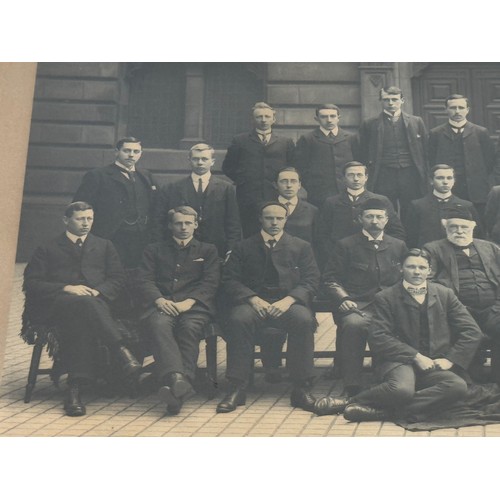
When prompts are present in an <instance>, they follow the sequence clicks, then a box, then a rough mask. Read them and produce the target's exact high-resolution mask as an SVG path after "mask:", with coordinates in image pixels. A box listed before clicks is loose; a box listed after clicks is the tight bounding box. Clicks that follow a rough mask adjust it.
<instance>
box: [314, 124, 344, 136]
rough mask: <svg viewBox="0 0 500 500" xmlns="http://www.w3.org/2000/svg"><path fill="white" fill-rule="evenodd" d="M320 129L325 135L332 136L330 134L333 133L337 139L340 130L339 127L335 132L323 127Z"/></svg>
mask: <svg viewBox="0 0 500 500" xmlns="http://www.w3.org/2000/svg"><path fill="white" fill-rule="evenodd" d="M319 129H320V130H321V132H323V134H325V135H330V132H333V135H334V136H335V137H337V135H338V133H339V128H338V127H335V128H334V129H333V130H327V129H326V128H323V127H322V126H321V125H320V127H319Z"/></svg>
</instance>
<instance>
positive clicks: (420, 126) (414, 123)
mask: <svg viewBox="0 0 500 500" xmlns="http://www.w3.org/2000/svg"><path fill="white" fill-rule="evenodd" d="M379 99H380V103H381V105H382V113H381V114H380V115H379V116H377V117H374V118H370V119H368V120H366V121H364V122H363V123H362V124H361V127H360V129H359V137H360V147H361V155H360V156H361V161H362V162H364V164H365V165H367V166H368V172H369V174H370V177H369V181H368V189H369V190H370V191H373V192H374V193H378V194H383V195H384V196H387V198H389V199H390V200H391V202H392V204H393V205H394V207H395V208H396V210H397V209H398V207H399V215H400V217H401V219H403V218H405V216H406V211H407V209H408V206H409V204H410V201H411V200H415V199H417V198H420V197H421V196H423V195H424V194H425V193H426V192H427V131H426V128H425V125H424V122H423V120H422V118H420V117H419V116H413V115H410V114H408V113H405V112H404V111H402V109H401V108H402V105H403V104H404V97H403V92H402V91H401V89H400V88H398V87H395V86H390V87H384V88H382V89H381V90H380V96H379ZM440 163H441V162H440Z"/></svg>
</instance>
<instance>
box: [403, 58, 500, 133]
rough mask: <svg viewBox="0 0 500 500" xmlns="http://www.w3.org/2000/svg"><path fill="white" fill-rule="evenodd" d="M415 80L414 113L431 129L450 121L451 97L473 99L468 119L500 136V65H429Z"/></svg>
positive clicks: (425, 66)
mask: <svg viewBox="0 0 500 500" xmlns="http://www.w3.org/2000/svg"><path fill="white" fill-rule="evenodd" d="M422 66H424V69H423V70H421V71H420V73H419V74H418V76H416V77H414V79H413V98H414V112H415V114H416V115H420V116H422V118H423V119H424V121H425V123H426V125H427V126H428V127H429V129H431V128H433V127H435V126H437V125H440V124H441V123H443V122H445V121H446V120H447V115H446V112H445V108H444V100H445V99H446V97H447V96H449V95H450V94H455V93H456V94H463V95H465V96H467V97H468V98H469V102H470V108H471V110H470V113H469V116H468V119H470V121H471V122H473V123H477V124H478V125H482V126H483V127H486V128H487V129H488V130H489V131H490V134H491V135H492V136H498V135H499V134H500V63H429V64H427V65H422Z"/></svg>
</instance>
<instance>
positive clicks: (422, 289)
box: [406, 286, 427, 295]
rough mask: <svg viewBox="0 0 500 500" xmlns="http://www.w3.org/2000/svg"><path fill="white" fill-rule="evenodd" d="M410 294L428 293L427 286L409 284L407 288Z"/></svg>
mask: <svg viewBox="0 0 500 500" xmlns="http://www.w3.org/2000/svg"><path fill="white" fill-rule="evenodd" d="M406 290H407V291H408V293H409V294H411V295H425V294H426V293H427V287H426V286H422V287H419V288H417V287H415V286H409V287H408V288H407V289H406Z"/></svg>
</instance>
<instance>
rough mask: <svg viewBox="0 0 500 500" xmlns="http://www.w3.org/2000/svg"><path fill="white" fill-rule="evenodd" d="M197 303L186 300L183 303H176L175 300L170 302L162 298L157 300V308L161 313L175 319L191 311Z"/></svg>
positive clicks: (192, 300)
mask: <svg viewBox="0 0 500 500" xmlns="http://www.w3.org/2000/svg"><path fill="white" fill-rule="evenodd" d="M195 303H196V300H194V299H186V300H182V301H181V302H174V301H173V300H168V299H165V298H164V297H160V298H159V299H156V300H155V304H156V307H157V308H158V310H159V311H160V312H162V313H164V314H167V315H168V316H174V317H175V316H179V314H182V313H184V312H186V311H189V310H190V309H191V308H192V307H193V306H194V304H195Z"/></svg>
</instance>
